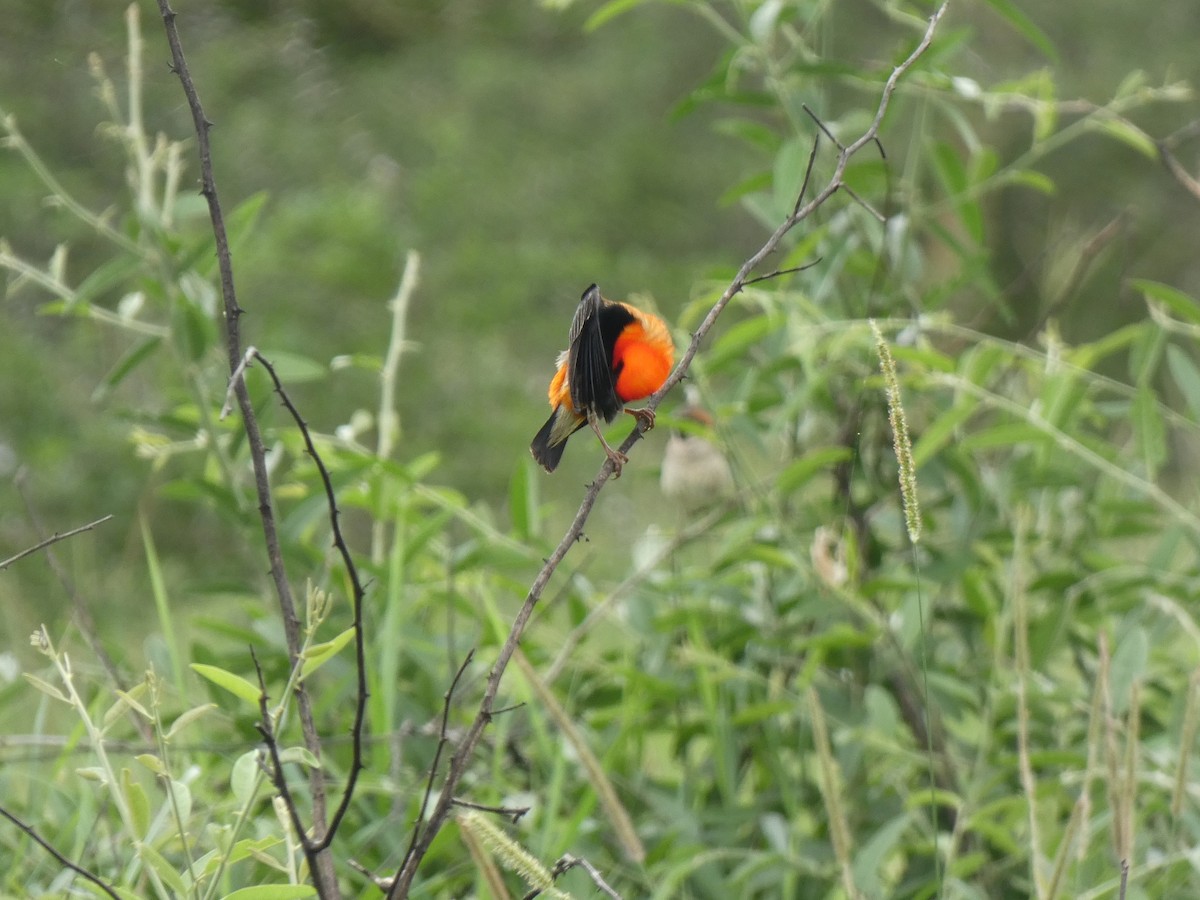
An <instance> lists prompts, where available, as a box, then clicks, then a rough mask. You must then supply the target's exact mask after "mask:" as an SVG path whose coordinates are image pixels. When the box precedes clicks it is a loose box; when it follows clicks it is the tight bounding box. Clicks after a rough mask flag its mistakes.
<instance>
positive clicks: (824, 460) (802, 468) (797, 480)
mask: <svg viewBox="0 0 1200 900" xmlns="http://www.w3.org/2000/svg"><path fill="white" fill-rule="evenodd" d="M850 456H851V451H850V449H849V448H848V447H821V448H819V449H816V450H810V451H809V452H808V453H806V454H804V456H802V457H800V458H799V459H798V460H796V461H795V462H793V463H791V464H790V465H789V466H788V467H787V468H786V469H784V470H783V471H782V472H780V473H779V477H778V478H777V479H775V489H776V490H777V491H778V492H779V493H781V494H788V493H791V492H792V491H794V490H796V489H797V488H799V487H802V486H804V485H805V484H807V483H808V482H809V481H811V480H812V479H813V477H814V476H816V475H817V473H818V472H821V471H822V470H824V469H828V468H829V467H830V466H834V465H836V464H837V463H840V462H844V461H845V460H847V459H849V458H850Z"/></svg>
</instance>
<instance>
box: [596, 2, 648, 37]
mask: <svg viewBox="0 0 1200 900" xmlns="http://www.w3.org/2000/svg"><path fill="white" fill-rule="evenodd" d="M645 2H646V0H611V2H609V3H605V4H604V5H603V6H601V7H600V8H599V9H598V10H596V11H595V12H594V13H592V14H591V15H590V16H588V19H587V21H586V22H584V23H583V30H584V31H593V30H595V29H597V28H599V27H600V26H601V25H603V24H604V23H605V22H608V21H609V20H611V19H615V18H616V17H617V16H619V15H621V14H622V13H627V12H629V11H630V10H631V9H634V8H636V7H638V6H641V5H642V4H643V3H645Z"/></svg>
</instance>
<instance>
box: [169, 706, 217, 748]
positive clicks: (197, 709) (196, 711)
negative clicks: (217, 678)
mask: <svg viewBox="0 0 1200 900" xmlns="http://www.w3.org/2000/svg"><path fill="white" fill-rule="evenodd" d="M217 708H218V707H217V704H215V703H204V704H201V705H200V706H193V707H192V708H191V709H189V710H187V711H186V712H183V713H180V714H179V717H178V718H177V719H176V720H175V721H174V722H172V723H171V727H170V728H168V729H167V733H166V734H165V735H163V740H165V741H169V740H171V738H173V737H175V735H177V734H178V733H179V732H181V731H183V729H185V728H187V727H188V726H189V725H191V724H192V723H193V722H195V721H196V720H197V719H199V718H200V717H201V716H204V715H207V714H208V713H210V712H212V711H213V710H214V709H217Z"/></svg>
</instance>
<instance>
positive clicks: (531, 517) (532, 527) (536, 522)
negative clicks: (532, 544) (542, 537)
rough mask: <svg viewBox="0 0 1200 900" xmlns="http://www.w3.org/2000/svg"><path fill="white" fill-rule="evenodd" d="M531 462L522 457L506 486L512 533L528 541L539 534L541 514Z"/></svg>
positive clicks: (536, 481) (536, 480)
mask: <svg viewBox="0 0 1200 900" xmlns="http://www.w3.org/2000/svg"><path fill="white" fill-rule="evenodd" d="M533 469H534V467H533V462H532V461H531V460H530V459H528V458H526V457H522V458H521V462H520V464H519V465H518V466H517V470H516V471H515V472H513V477H512V481H511V482H510V483H509V486H508V510H509V515H510V516H512V524H513V535H514V536H515V537H516V538H517V539H518V540H521V541H528V540H531V539H532V538H534V537H536V536H538V535H539V534H541V530H542V525H541V515H540V511H539V509H538V483H539V480H540V479H537V478H534V477H531V476H532V475H533Z"/></svg>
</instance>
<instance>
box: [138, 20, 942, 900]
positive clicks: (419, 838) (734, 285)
mask: <svg viewBox="0 0 1200 900" xmlns="http://www.w3.org/2000/svg"><path fill="white" fill-rule="evenodd" d="M160 2H162V0H160ZM948 2H949V0H946V2H944V3H943V4H942V5H941V6H940V7H938V9H937V11H936V12H935V13H934V14H933V16H932V17H931V18H930V19H929V24H928V26H927V28H926V30H925V33H924V35H923V36H922V38H921V40H920V42H918V44H917V46H916V48H915V49H914V50H913V51H912V53H910V54H909V55H908V57H907V58H906V59H905V60H904V61H903V62H901V63H899V64H898V65H897V66H896V67H895V68H894V69H893V70H892V73H891V75H890V76H888V79H887V81H886V82H885V83H884V85H883V90H882V94H881V96H880V99H879V106H878V108H877V109H876V112H875V117H874V119H873V120H872V122H871V124H870V126H869V127H868V128H867V130H866V131H864V132H863V134H862V135H860V136H859V137H858V139H857V140H855V141H854V142H853V143H852V144H850V145H849V146H845V147H841V146H840V145H839V147H840V149H839V153H838V158H837V163H836V165H835V166H834V171H833V174H832V175H831V176H830V179H829V181H828V182H827V183H826V185H825V186H824V187H823V188H822V189H821V190H820V191H819V192H818V193H817V194H816V195H815V196H814V197H813V198H812V199H811V200H809V201H808V202H807V203H804V204H800V203H797V205H796V208H795V209H793V211H792V213H791V214H790V215H789V216H788V217H787V218H786V219H785V220H784V221H783V222H782V223H781V224H780V225H779V227H778V228H776V229H775V231H774V232H773V233H772V234H771V236H770V237H768V238H767V241H766V243H764V244H763V245H762V247H760V248H759V249H758V251H757V252H756V253H754V254H753V255H752V256H751V257H750V258H749V259H747V260H746V261H745V262H744V263H743V264H742V267H741V268H740V269H739V270H738V272H737V275H736V276H735V277H734V279H733V281H732V282H730V284H729V286H728V287H727V288H726V289H725V291H724V292H723V293H722V294H721V297H720V299H718V300H717V302H716V303H715V304H714V305H713V307H712V308H711V309H710V310H709V312H708V315H707V316H705V318H704V321H703V322H701V323H700V326H699V327H698V328H697V329H696V331H695V333H694V334H693V335H692V340H691V343H690V344H689V345H688V348H687V350H686V352H685V353H684V354H683V356H682V357H681V358H680V360H679V362H678V364H677V365H676V366H675V369H674V371H672V373H671V374H670V376H668V378H667V380H666V381H665V382H664V383H663V385H662V387H660V388H659V389H658V390H657V391H656V392H655V393H654V394H653V395H652V396H651V397H650V398H649V399H648V401H647V404H646V406H647V408H648V409H651V410H654V409H657V407H658V405H659V404H660V403H662V400H663V398H664V397H665V396H666V395H667V393H668V392H669V391H670V390H671V389H672V388H673V387H675V385H677V384H678V383H679V382H680V381H682V380H683V378H684V377H685V375H686V374H687V371H688V368H689V367H690V366H691V364H692V360H693V359H694V358H695V356H696V353H697V352H698V350H699V348H700V343H701V341H703V340H704V337H705V336H706V335H707V334H708V332H709V331H710V330H711V329H712V326H713V324H714V323H715V322H716V320H717V318H718V317H719V316H720V315H721V313H722V311H724V309H725V307H726V306H727V305H728V304H729V301H730V300H732V299H733V297H734V295H736V294H737V293H738V292H740V291H741V290H742V288H744V287H745V286H746V284H747V282H748V281H749V280H750V277H751V273H752V272H753V271H754V270H755V269H756V268H758V266H759V265H761V264H762V262H763V260H765V259H766V258H767V257H768V256H770V255H771V254H772V253H774V252H775V250H776V249H777V248H778V247H779V244H780V242H781V241H782V240H783V238H784V236H785V235H786V234H787V233H788V232H789V231H791V230H792V229H793V228H795V227H796V225H798V224H799V223H800V222H802V221H804V220H805V219H807V218H808V217H809V216H811V215H812V214H813V212H814V211H815V210H817V209H818V208H819V207H820V206H821V205H822V204H824V203H825V202H826V201H827V200H829V198H830V197H832V196H833V195H834V194H835V193H836V192H837V191H838V190H839V189H840V188H841V187H842V185H843V180H842V179H843V177H844V175H845V171H846V166H847V164H848V163H849V161H850V159H851V157H853V156H854V154H856V153H857V152H858V151H859V150H861V149H862V148H863V147H865V146H866V145H867V144H870V143H873V142H876V141H877V136H878V133H879V128H880V126H881V125H882V124H883V118H884V115H885V114H886V113H887V110H888V106H889V105H890V103H891V99H892V94H893V93H895V90H896V85H897V84H898V83H899V81H900V78H901V77H902V76H903V75H904V73H905V72H907V71H908V70H909V69H911V68H912V67H913V65H914V64H915V63H916V61H917V60H918V59H919V58H920V57H921V55H922V54H923V53H924V52H925V51H926V50H927V49H929V46H930V44H931V43H932V42H933V35H934V32H935V31H936V29H937V26H938V23H939V22H940V21H941V19H942V16H943V15H944V14H945V12H946V7H947V5H948ZM830 139H831V140H832V139H833V137H832V135H830ZM835 143H836V141H835ZM814 153H815V151H814ZM806 180H807V179H806ZM805 187H806V188H807V184H805ZM640 438H641V431H640V426H635V427H634V429H633V431H632V432H631V433H630V435H629V437H627V438H626V439H625V441H624V442H623V443H622V444H621V447H620V452H621V453H627V452H628V451H629V449H630V448H631V447H632V446H633V445H634V444H635V443H637V441H638V440H639V439H640ZM613 471H614V469H613V462H612V459H611V458H605V460H604V463H603V464H602V465H601V467H600V471H599V473H598V474H597V476H596V479H595V481H593V482H592V484H591V485H590V486H589V487H588V490H587V492H586V493H585V494H584V497H583V501H582V502H581V503H580V506H579V510H578V511H577V512H576V513H575V518H574V519H573V520H572V521H571V524H570V526H569V527H568V528H567V531H566V533H565V534H564V535H563V537H562V540H561V541H560V542H559V544H558V546H557V547H555V549H554V552H553V553H551V554H550V556H549V558H548V559H547V560H546V562H545V565H543V566H542V569H541V571H540V572H538V574H537V577H536V578H534V581H533V584H532V585H531V586H530V589H529V593H528V595H526V597H525V602H524V603H523V604H522V606H521V609H520V610H519V611H518V612H517V615H516V618H515V619H514V620H513V624H512V627H511V629H510V631H509V634H508V637H507V639H506V640H505V641H504V644H503V645H502V646H501V648H500V652H499V654H498V655H497V657H496V662H495V663H494V664H493V666H492V670H491V672H490V673H489V674H488V679H487V683H486V685H485V687H484V691H483V697H482V699H481V700H480V703H479V711H478V712H477V713H476V715H475V719H474V721H473V722H472V723H471V726H470V727H469V728H468V729H467V732H466V734H465V735H464V736H463V738H462V740H461V741H460V742H459V744H458V747H457V748H456V749H455V751H454V754H453V756H452V757H451V758H450V768H449V771H448V772H447V773H446V777H445V780H444V782H443V785H442V790H441V794H440V796H439V798H438V802H437V804H436V805H435V806H434V809H433V812H432V813H430V816H429V819H428V821H427V822H425V824H424V827H423V828H421V830H420V833H419V835H418V834H416V833H414V835H413V842H412V844H411V845H410V847H409V851H408V852H407V853H406V854H405V856H404V861H403V862H402V863H401V865H400V868H399V870H398V871H397V873H396V878H395V881H394V882H393V883H392V886H391V889H390V890H389V891H388V897H389V898H402V897H407V896H408V891H409V888H410V886H411V885H412V882H413V879H414V878H415V876H416V871H417V867H418V866H419V865H420V864H421V860H422V858H423V857H424V856H425V854H426V853H427V852H428V850H429V846H430V845H431V844H432V843H433V839H434V838H435V837H436V836H437V833H438V831H439V830H440V829H441V827H442V825H443V824H445V821H446V819H447V817H448V816H449V813H450V810H451V808H452V806H453V801H454V790H455V788H456V787H457V786H458V783H459V782H460V781H461V780H462V777H463V775H464V774H465V773H466V770H467V765H468V763H469V760H470V758H471V754H472V753H473V752H474V750H475V746H476V744H478V742H479V739H480V736H481V735H482V733H483V730H484V728H485V727H487V725H488V723H489V722H490V721H491V718H492V715H493V706H494V705H495V701H496V696H497V694H498V693H499V691H500V681H501V679H502V678H503V677H504V672H505V670H506V669H507V668H508V664H509V662H510V661H511V660H512V656H513V654H514V653H515V652H516V649H517V646H518V644H519V643H520V640H521V635H522V634H524V632H525V628H526V626H527V625H528V624H529V620H530V618H531V617H532V616H533V611H534V608H535V607H536V606H537V603H538V601H539V600H540V599H541V596H542V592H543V591H544V590H545V589H546V585H547V584H548V583H549V581H550V578H551V576H552V575H553V574H554V572H555V571H556V570H557V569H558V566H559V564H560V563H561V562H562V561H563V558H564V557H566V555H567V553H568V552H569V551H570V549H571V547H573V546H574V545H575V543H576V542H577V541H578V540H579V539H580V538H581V536H582V535H583V526H584V524H585V523H586V522H587V520H588V517H589V516H590V515H591V512H592V508H593V507H594V506H595V505H596V499H597V498H598V497H599V495H600V491H601V490H602V489H603V487H604V485H605V484H606V483H607V482H608V480H609V478H611V477H612V475H613Z"/></svg>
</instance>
